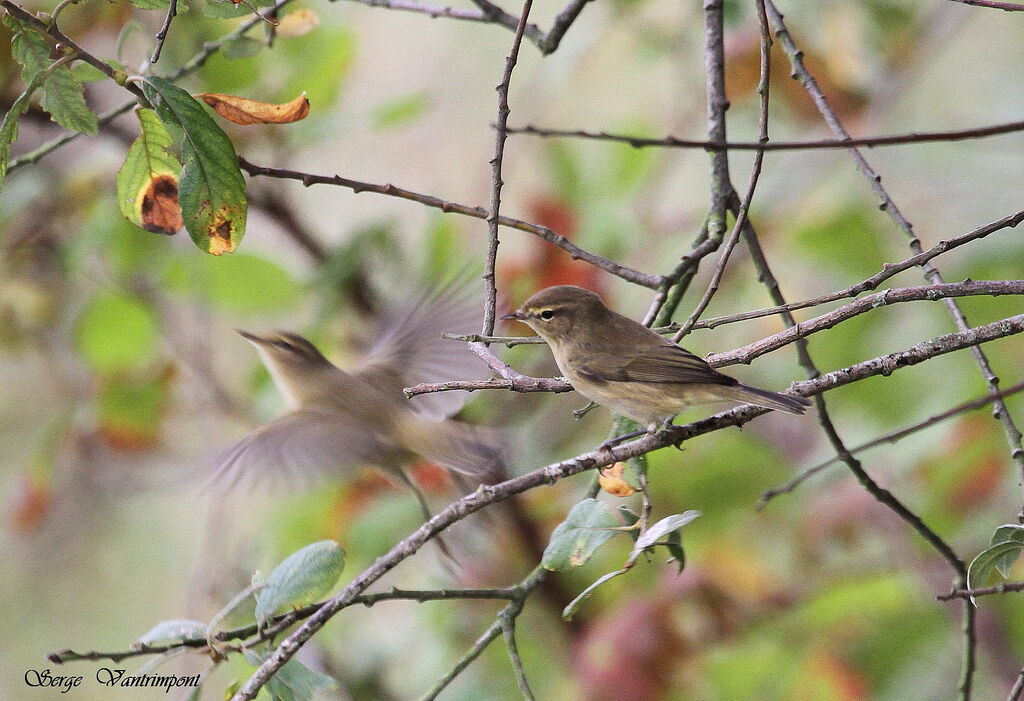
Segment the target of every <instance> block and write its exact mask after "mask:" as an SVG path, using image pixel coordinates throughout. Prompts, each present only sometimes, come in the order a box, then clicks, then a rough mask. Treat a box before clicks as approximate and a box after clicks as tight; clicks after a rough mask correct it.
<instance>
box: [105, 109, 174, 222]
mask: <svg viewBox="0 0 1024 701" xmlns="http://www.w3.org/2000/svg"><path fill="white" fill-rule="evenodd" d="M135 114H136V116H137V117H138V119H139V126H140V127H141V130H142V131H141V133H140V134H139V138H137V139H136V140H135V142H134V143H133V144H132V145H131V147H130V148H129V149H128V155H127V156H126V157H125V160H124V165H122V166H121V170H119V171H118V173H117V200H118V204H119V205H120V207H121V213H122V214H124V216H125V218H126V219H127V220H128V221H130V222H132V223H133V224H136V225H137V226H140V227H142V228H143V229H145V230H146V231H152V232H153V233H156V234H167V235H170V234H173V233H175V232H176V231H177V230H178V229H180V228H181V227H182V226H184V223H183V222H182V219H181V208H180V207H179V206H178V172H179V171H180V170H181V164H180V163H179V162H178V159H177V158H175V157H174V156H172V155H171V154H170V152H169V151H168V150H167V149H168V147H170V145H171V137H170V135H169V134H168V133H167V129H165V128H164V125H163V123H162V122H161V121H160V119H159V118H158V117H157V116H156V113H155V112H153V110H147V109H141V108H140V109H137V110H136V111H135Z"/></svg>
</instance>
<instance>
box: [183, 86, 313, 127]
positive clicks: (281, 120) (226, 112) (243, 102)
mask: <svg viewBox="0 0 1024 701" xmlns="http://www.w3.org/2000/svg"><path fill="white" fill-rule="evenodd" d="M196 97H197V98H199V99H200V100H202V101H203V102H205V103H206V104H208V105H209V106H210V107H212V108H213V110H214V111H215V112H216V113H217V114H219V115H220V116H221V117H223V118H224V119H227V120H228V121H231V122H234V123H235V124H242V125H248V124H289V123H291V122H297V121H299V120H300V119H305V118H306V115H308V114H309V100H307V99H306V93H302V94H301V95H299V96H298V97H297V98H295V99H294V100H292V101H291V102H284V103H281V104H278V105H273V104H270V103H268V102H258V101H256V100H250V99H248V98H245V97H238V96H237V95H224V94H222V93H216V92H203V93H199V94H198V95H196Z"/></svg>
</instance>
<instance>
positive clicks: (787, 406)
mask: <svg viewBox="0 0 1024 701" xmlns="http://www.w3.org/2000/svg"><path fill="white" fill-rule="evenodd" d="M716 389H718V390H719V391H720V392H721V394H722V396H724V397H727V398H728V399H731V400H733V401H737V402H745V403H747V404H754V405H756V406H761V407H764V408H765V409H775V410H776V411H784V412H786V413H787V414H802V413H804V412H805V411H806V410H807V407H809V406H810V405H811V402H810V401H808V400H807V399H804V398H803V397H799V396H796V395H792V394H779V393H778V392H770V391H768V390H766V389H758V388H757V387H751V386H750V385H745V384H743V383H737V384H735V385H724V386H720V387H718V388H716Z"/></svg>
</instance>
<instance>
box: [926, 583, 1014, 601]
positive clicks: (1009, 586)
mask: <svg viewBox="0 0 1024 701" xmlns="http://www.w3.org/2000/svg"><path fill="white" fill-rule="evenodd" d="M1015 591H1024V582H1002V583H1000V584H996V585H994V586H991V587H981V588H979V589H953V590H952V591H951V592H949V593H948V594H939V595H938V596H936V597H935V598H936V599H938V600H939V601H952V600H953V599H970V598H973V597H975V596H988V595H989V594H1007V593H1009V592H1015Z"/></svg>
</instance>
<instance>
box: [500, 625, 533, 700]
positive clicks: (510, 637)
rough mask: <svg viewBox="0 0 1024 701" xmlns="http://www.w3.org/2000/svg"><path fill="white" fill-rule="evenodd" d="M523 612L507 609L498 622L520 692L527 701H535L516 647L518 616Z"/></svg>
mask: <svg viewBox="0 0 1024 701" xmlns="http://www.w3.org/2000/svg"><path fill="white" fill-rule="evenodd" d="M521 610H522V605H520V606H519V610H513V609H512V606H511V605H509V606H507V607H505V608H504V609H503V610H502V611H501V612H500V613H499V614H498V621H499V623H500V624H501V632H502V633H503V634H504V637H505V647H506V648H507V649H508V659H509V662H511V663H512V669H513V671H514V672H515V674H516V683H517V684H519V691H521V692H522V694H523V698H524V699H525V701H534V697H533V691H531V690H530V682H529V681H528V680H527V679H526V670H525V669H523V660H522V659H521V658H520V657H519V648H518V647H517V646H516V622H515V621H516V616H517V615H519V611H521Z"/></svg>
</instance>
